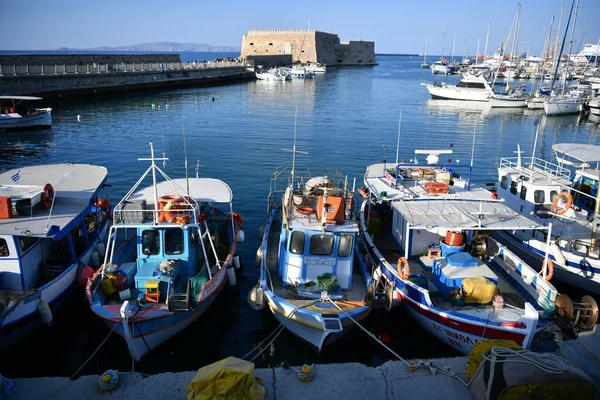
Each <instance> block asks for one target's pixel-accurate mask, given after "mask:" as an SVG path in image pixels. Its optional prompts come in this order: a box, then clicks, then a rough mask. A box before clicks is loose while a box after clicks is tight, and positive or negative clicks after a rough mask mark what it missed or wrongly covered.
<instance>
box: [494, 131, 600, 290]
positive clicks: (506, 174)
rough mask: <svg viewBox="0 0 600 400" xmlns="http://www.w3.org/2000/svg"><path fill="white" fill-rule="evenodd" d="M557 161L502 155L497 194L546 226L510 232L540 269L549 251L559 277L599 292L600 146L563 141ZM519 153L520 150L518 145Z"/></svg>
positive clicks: (517, 246) (516, 244) (557, 150)
mask: <svg viewBox="0 0 600 400" xmlns="http://www.w3.org/2000/svg"><path fill="white" fill-rule="evenodd" d="M552 149H553V151H554V154H555V156H556V162H551V161H550V160H545V159H542V158H538V157H520V153H519V157H512V158H502V159H501V160H500V166H499V168H498V187H497V193H498V196H499V197H500V198H502V199H504V201H505V202H506V204H507V205H508V206H509V207H511V208H512V209H514V210H517V211H519V212H520V213H521V214H524V215H529V216H531V218H532V219H533V220H534V221H535V222H536V224H543V225H545V226H552V232H551V235H550V236H548V235H547V234H546V232H545V231H543V230H536V231H535V232H533V234H532V233H531V232H520V231H515V232H511V233H506V234H505V236H506V237H508V238H510V239H511V242H512V243H513V248H514V249H516V250H520V251H521V253H522V255H523V256H524V257H527V258H528V259H530V262H531V264H530V265H532V266H533V267H534V268H536V269H537V270H539V269H540V268H541V267H542V263H543V262H544V260H543V258H544V255H543V254H544V253H545V251H547V250H548V251H550V255H549V262H551V263H553V264H554V276H555V279H558V280H560V281H563V282H565V283H567V284H569V285H571V286H575V287H579V288H581V289H583V290H585V291H590V292H594V293H596V294H600V256H599V251H600V240H598V239H599V238H598V235H597V231H598V229H599V226H598V225H599V224H600V197H599V196H600V191H599V190H598V184H599V181H600V177H599V174H600V172H599V171H600V169H599V166H600V146H597V145H590V144H576V143H559V144H555V145H554V146H552ZM519 152H520V148H519Z"/></svg>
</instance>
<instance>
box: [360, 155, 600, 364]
mask: <svg viewBox="0 0 600 400" xmlns="http://www.w3.org/2000/svg"><path fill="white" fill-rule="evenodd" d="M449 152H450V151H441V152H440V151H422V152H421V151H418V152H417V153H418V154H423V153H424V154H430V155H429V157H428V163H426V164H418V163H416V162H415V163H411V164H403V163H392V164H385V163H382V164H374V165H370V166H369V167H368V168H367V171H366V174H365V179H364V182H365V187H364V188H363V191H364V192H365V194H366V198H365V200H364V201H363V204H362V206H361V211H360V226H361V238H362V241H363V243H362V245H361V246H359V247H360V252H359V254H360V256H359V259H360V262H361V263H364V264H365V265H366V266H367V268H371V269H373V270H374V279H377V278H379V277H380V276H383V277H384V278H385V280H386V281H388V282H389V283H390V284H391V285H392V287H394V288H395V291H396V294H397V296H398V297H399V300H400V301H401V303H402V304H403V305H404V306H405V308H406V309H407V311H408V313H409V314H410V315H411V316H412V317H413V318H414V319H415V320H416V321H417V322H418V323H419V324H420V325H422V326H423V327H424V328H425V329H426V330H427V331H429V332H430V333H431V334H433V335H434V336H436V337H437V338H438V339H440V340H441V341H443V342H445V343H446V344H448V345H450V346H452V347H453V348H455V349H456V350H458V351H460V352H462V353H465V354H468V353H469V352H470V351H471V349H472V348H473V345H474V343H475V342H477V341H479V340H483V339H507V340H513V341H515V342H517V343H518V344H520V345H522V346H523V347H525V348H531V347H532V345H533V341H534V337H535V336H536V334H538V333H540V332H541V331H542V330H544V329H545V328H547V327H549V326H550V325H551V324H552V320H551V317H552V315H553V314H554V312H555V311H556V309H557V308H561V307H562V306H563V305H564V306H565V307H566V308H568V307H569V304H571V306H572V303H570V299H569V298H568V297H566V296H564V295H560V296H559V294H558V292H557V290H556V289H555V288H554V286H553V285H552V284H551V283H550V282H549V281H548V280H547V278H548V277H549V275H550V274H549V271H548V270H547V269H544V270H543V272H542V273H539V274H538V273H537V272H536V271H535V270H534V269H533V268H531V267H530V266H529V265H527V264H526V263H525V262H524V261H522V260H521V259H520V258H519V257H518V256H517V255H516V254H515V253H514V252H512V251H510V250H509V249H508V248H507V247H506V246H505V245H503V244H502V243H501V242H500V241H498V240H497V239H496V238H495V237H494V235H493V232H495V231H507V230H508V231H512V230H528V231H529V232H531V231H533V230H535V229H545V230H547V231H550V230H551V227H545V226H543V225H542V224H536V223H534V222H533V221H532V220H530V219H528V218H527V217H525V216H522V215H519V214H518V213H517V212H515V211H513V210H512V209H510V208H509V207H507V206H506V205H505V204H504V203H503V202H502V201H500V200H497V199H496V198H495V196H494V194H493V193H492V192H490V191H488V190H486V189H483V188H471V182H470V180H469V179H463V178H461V177H460V176H459V175H458V174H457V173H456V172H455V171H456V170H457V168H458V166H457V165H441V164H439V163H438V156H437V155H438V154H447V153H449ZM469 175H470V172H469ZM571 309H572V307H571ZM585 313H586V314H585V315H584V317H585V318H582V320H583V319H585V323H586V324H589V326H593V324H594V323H595V321H596V319H597V314H594V313H591V312H589V314H588V311H585ZM582 315H583V314H582ZM571 316H572V313H571ZM565 319H566V318H565Z"/></svg>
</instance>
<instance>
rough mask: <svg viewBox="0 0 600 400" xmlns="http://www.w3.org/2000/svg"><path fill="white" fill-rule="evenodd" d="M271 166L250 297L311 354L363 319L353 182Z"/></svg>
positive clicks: (363, 275)
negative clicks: (310, 348) (256, 273)
mask: <svg viewBox="0 0 600 400" xmlns="http://www.w3.org/2000/svg"><path fill="white" fill-rule="evenodd" d="M295 141H296V139H295V135H294V148H293V150H292V151H293V153H294V157H293V162H292V166H291V167H279V168H276V169H275V171H274V172H273V175H272V177H271V184H270V191H269V196H268V203H267V222H266V225H265V226H264V227H263V228H261V229H264V233H263V234H262V242H261V246H260V248H259V250H258V253H257V257H259V258H260V260H259V265H260V280H259V282H258V284H257V285H256V287H255V288H254V289H252V291H251V292H250V293H249V295H248V301H249V303H250V305H251V306H253V307H254V308H256V309H262V308H264V307H265V306H268V307H269V309H270V310H271V312H272V313H273V315H274V317H275V318H276V319H277V320H278V321H279V322H280V323H281V324H282V326H285V328H286V329H288V330H289V331H290V332H292V333H293V334H294V335H296V336H298V337H299V338H301V339H303V340H305V341H306V342H307V343H309V344H311V345H312V346H313V347H314V348H315V349H316V350H317V351H321V350H322V349H323V348H325V347H326V346H327V345H329V344H331V343H333V342H334V341H336V340H337V339H339V338H340V337H341V336H342V335H344V334H345V333H346V332H348V330H349V329H350V328H352V327H353V326H354V325H355V323H358V322H360V321H361V320H363V319H364V318H366V317H367V316H368V314H369V312H370V310H371V305H372V303H373V301H374V288H373V285H371V286H372V287H371V289H372V290H371V291H370V300H369V296H367V294H368V293H367V286H368V285H369V283H370V281H371V277H370V273H369V272H368V271H367V270H365V269H359V268H358V267H357V266H356V265H355V245H356V239H357V235H358V223H357V221H356V217H355V215H354V205H353V192H354V187H352V188H350V187H349V186H348V182H347V179H346V178H344V176H342V175H341V173H340V172H339V171H337V170H332V169H328V168H318V167H317V168H313V167H307V168H298V167H296V166H295V158H296V152H297V151H296V143H295Z"/></svg>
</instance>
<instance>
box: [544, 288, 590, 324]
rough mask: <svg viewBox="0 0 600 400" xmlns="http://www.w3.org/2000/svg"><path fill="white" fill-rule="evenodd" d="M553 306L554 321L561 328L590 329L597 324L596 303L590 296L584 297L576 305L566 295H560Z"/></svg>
mask: <svg viewBox="0 0 600 400" xmlns="http://www.w3.org/2000/svg"><path fill="white" fill-rule="evenodd" d="M554 304H555V307H556V320H557V322H558V323H559V324H560V325H562V326H565V327H568V328H575V327H576V326H577V325H580V326H581V327H582V328H583V329H592V328H593V327H594V325H596V322H598V303H596V300H594V298H593V297H592V296H589V295H585V296H583V297H582V298H581V301H580V302H579V303H576V302H573V300H571V298H570V297H569V296H567V295H566V294H561V295H559V296H558V297H557V298H556V302H555V303H554Z"/></svg>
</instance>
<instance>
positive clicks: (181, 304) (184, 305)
mask: <svg viewBox="0 0 600 400" xmlns="http://www.w3.org/2000/svg"><path fill="white" fill-rule="evenodd" d="M168 306H169V310H172V311H189V310H190V279H188V284H187V290H186V292H185V293H173V294H172V295H171V296H170V298H169V303H168Z"/></svg>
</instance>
